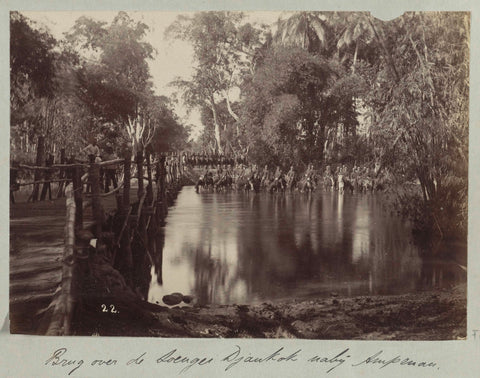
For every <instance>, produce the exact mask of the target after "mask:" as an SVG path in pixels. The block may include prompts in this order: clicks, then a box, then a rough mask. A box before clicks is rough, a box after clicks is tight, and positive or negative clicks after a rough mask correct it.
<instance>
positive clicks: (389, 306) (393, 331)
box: [74, 265, 467, 340]
mask: <svg viewBox="0 0 480 378" xmlns="http://www.w3.org/2000/svg"><path fill="white" fill-rule="evenodd" d="M99 267H100V268H98V269H95V270H96V271H97V273H96V277H95V274H94V275H93V276H92V278H91V279H90V282H89V283H88V285H89V286H90V290H88V289H87V288H86V287H85V288H84V289H87V290H86V291H84V295H83V298H82V299H81V300H80V302H81V303H79V306H78V310H77V313H76V316H75V319H76V321H75V326H74V328H75V333H76V334H77V335H99V336H150V337H208V338H212V337H221V338H235V337H239V338H252V337H253V338H306V339H368V340H456V339H459V338H465V337H466V315H467V307H466V285H460V286H457V287H454V288H451V289H442V290H433V291H427V292H421V293H415V294H406V295H392V296H360V297H349V298H342V297H333V296H332V297H330V298H322V299H318V300H308V301H295V300H292V301H286V302H279V303H263V304H259V305H252V306H245V305H228V306H198V305H193V306H190V307H174V308H167V307H163V306H159V305H155V304H151V303H148V302H145V301H142V300H141V299H140V298H138V294H135V293H134V292H132V291H131V290H130V289H129V288H128V286H126V285H125V284H124V283H122V278H121V276H120V275H117V274H116V273H115V270H113V269H111V268H108V266H106V265H99ZM99 272H100V273H99ZM104 278H108V280H109V285H104V284H103V283H102V282H104V281H105V280H104ZM112 284H113V285H112Z"/></svg>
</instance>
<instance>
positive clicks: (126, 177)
mask: <svg viewBox="0 0 480 378" xmlns="http://www.w3.org/2000/svg"><path fill="white" fill-rule="evenodd" d="M131 166H132V159H131V157H130V155H129V154H128V153H127V154H126V155H125V161H124V162H123V206H122V215H126V214H127V213H128V210H129V207H130V179H131V171H130V170H131Z"/></svg>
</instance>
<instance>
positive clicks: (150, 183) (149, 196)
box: [146, 151, 153, 206]
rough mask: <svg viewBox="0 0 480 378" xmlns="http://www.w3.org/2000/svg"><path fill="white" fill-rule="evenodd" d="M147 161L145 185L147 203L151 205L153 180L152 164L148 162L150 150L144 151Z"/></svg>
mask: <svg viewBox="0 0 480 378" xmlns="http://www.w3.org/2000/svg"><path fill="white" fill-rule="evenodd" d="M146 161H147V177H148V186H147V204H148V205H149V206H151V205H152V202H153V180H152V166H151V164H150V152H148V151H147V153H146Z"/></svg>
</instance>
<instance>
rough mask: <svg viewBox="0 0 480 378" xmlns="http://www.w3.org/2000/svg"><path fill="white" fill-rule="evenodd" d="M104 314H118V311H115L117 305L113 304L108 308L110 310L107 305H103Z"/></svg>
mask: <svg viewBox="0 0 480 378" xmlns="http://www.w3.org/2000/svg"><path fill="white" fill-rule="evenodd" d="M102 312H110V313H112V314H118V311H117V310H115V305H113V304H111V305H110V306H108V308H107V305H105V304H102Z"/></svg>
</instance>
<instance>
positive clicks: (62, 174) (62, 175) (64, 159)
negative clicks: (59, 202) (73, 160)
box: [57, 148, 67, 198]
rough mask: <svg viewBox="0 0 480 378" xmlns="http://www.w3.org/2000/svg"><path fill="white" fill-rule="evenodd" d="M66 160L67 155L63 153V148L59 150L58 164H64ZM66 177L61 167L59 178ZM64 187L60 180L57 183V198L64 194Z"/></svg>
mask: <svg viewBox="0 0 480 378" xmlns="http://www.w3.org/2000/svg"><path fill="white" fill-rule="evenodd" d="M66 162H67V157H66V154H65V148H62V149H61V150H60V164H65V163H66ZM65 177H66V174H65V171H64V170H63V169H61V170H60V174H59V178H61V179H63V178H65ZM63 189H64V182H63V181H61V182H60V183H59V184H58V191H57V198H60V197H63V196H64V195H65V194H64V193H63Z"/></svg>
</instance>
